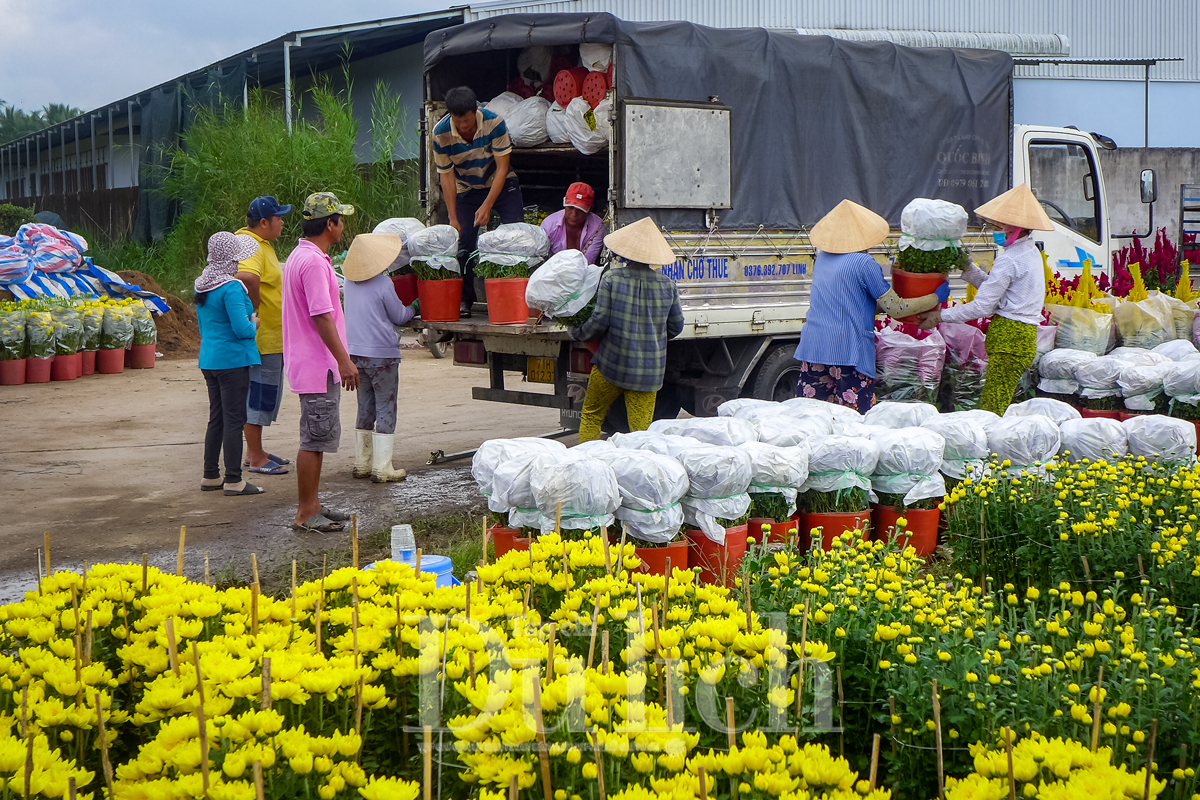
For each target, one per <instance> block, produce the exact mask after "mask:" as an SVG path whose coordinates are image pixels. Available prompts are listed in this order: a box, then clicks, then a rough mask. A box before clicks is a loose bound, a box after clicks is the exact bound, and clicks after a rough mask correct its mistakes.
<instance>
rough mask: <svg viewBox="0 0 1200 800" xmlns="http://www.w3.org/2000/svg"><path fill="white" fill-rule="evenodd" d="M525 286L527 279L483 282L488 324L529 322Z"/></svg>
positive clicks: (488, 280) (503, 279)
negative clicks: (485, 293) (485, 292)
mask: <svg viewBox="0 0 1200 800" xmlns="http://www.w3.org/2000/svg"><path fill="white" fill-rule="evenodd" d="M527 285H529V279H528V278H488V279H487V280H486V281H484V286H485V287H486V291H487V311H488V322H490V323H491V324H493V325H524V324H525V323H526V322H527V321H528V320H529V306H528V305H526V304H525V287H526V286H527ZM422 308H424V305H423V304H422Z"/></svg>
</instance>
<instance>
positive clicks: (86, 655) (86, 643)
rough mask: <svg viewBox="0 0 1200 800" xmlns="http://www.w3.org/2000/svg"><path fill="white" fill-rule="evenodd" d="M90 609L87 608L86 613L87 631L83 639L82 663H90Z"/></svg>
mask: <svg viewBox="0 0 1200 800" xmlns="http://www.w3.org/2000/svg"><path fill="white" fill-rule="evenodd" d="M92 633H93V631H92V609H90V608H89V609H88V613H87V633H86V634H85V635H84V639H83V665H84V666H85V667H86V666H87V665H89V664H91V663H92Z"/></svg>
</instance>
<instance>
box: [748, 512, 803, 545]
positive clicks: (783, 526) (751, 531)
mask: <svg viewBox="0 0 1200 800" xmlns="http://www.w3.org/2000/svg"><path fill="white" fill-rule="evenodd" d="M763 525H767V526H768V527H769V528H770V531H769V532H768V533H767V536H766V540H767V543H769V544H783V543H786V542H787V541H789V540H790V539H791V533H792V531H793V530H794V531H797V532H798V531H799V522H798V521H797V520H796V519H795V518H792V519H787V520H784V521H783V522H776V521H775V520H773V519H769V518H767V517H751V518H750V521H749V522H747V523H746V527H747V534H746V535H747V536H753V537H754V539H755V541H757V542H759V543H760V544H761V543H762V541H763V533H762V530H763ZM805 549H806V550H807V549H808V548H805Z"/></svg>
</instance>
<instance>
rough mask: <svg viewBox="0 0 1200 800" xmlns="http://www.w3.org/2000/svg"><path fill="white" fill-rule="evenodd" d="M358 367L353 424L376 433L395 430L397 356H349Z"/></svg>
mask: <svg viewBox="0 0 1200 800" xmlns="http://www.w3.org/2000/svg"><path fill="white" fill-rule="evenodd" d="M350 360H351V361H353V362H354V366H356V367H358V419H357V420H356V421H355V423H354V427H355V428H357V429H358V430H360V431H370V430H373V431H375V432H376V433H395V432H396V397H397V395H399V394H400V359H398V358H367V357H366V356H350Z"/></svg>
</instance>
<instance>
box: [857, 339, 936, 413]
mask: <svg viewBox="0 0 1200 800" xmlns="http://www.w3.org/2000/svg"><path fill="white" fill-rule="evenodd" d="M945 364H946V340H945V339H943V338H942V335H941V334H940V333H938V332H937V331H936V330H935V331H931V332H930V334H929V335H928V336H926V337H925V338H924V339H918V338H916V337H915V336H909V335H908V334H907V333H904V332H903V331H899V330H896V329H894V328H884V329H883V330H881V331H876V332H875V397H876V398H878V399H880V400H895V401H929V400H934V399H936V398H937V390H938V385H939V384H940V383H941V382H942V369H943V367H944V366H945ZM868 413H869V412H868Z"/></svg>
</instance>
